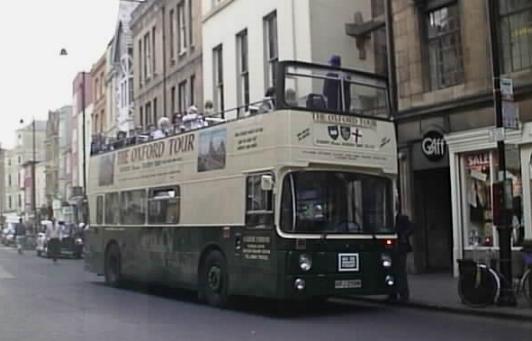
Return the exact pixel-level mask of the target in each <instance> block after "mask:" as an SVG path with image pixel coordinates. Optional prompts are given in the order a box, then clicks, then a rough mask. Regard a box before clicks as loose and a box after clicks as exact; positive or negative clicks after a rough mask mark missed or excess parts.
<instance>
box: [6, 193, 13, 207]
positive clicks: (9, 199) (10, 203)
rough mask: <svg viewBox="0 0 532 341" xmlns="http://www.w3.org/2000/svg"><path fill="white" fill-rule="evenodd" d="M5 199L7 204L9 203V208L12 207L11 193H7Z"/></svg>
mask: <svg viewBox="0 0 532 341" xmlns="http://www.w3.org/2000/svg"><path fill="white" fill-rule="evenodd" d="M7 201H8V205H9V206H8V208H9V209H10V210H11V209H12V207H13V202H12V198H11V195H9V196H8V197H7Z"/></svg>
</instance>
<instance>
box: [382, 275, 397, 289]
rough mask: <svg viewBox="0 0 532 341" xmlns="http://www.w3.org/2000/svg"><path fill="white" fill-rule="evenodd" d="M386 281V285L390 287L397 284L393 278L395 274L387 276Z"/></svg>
mask: <svg viewBox="0 0 532 341" xmlns="http://www.w3.org/2000/svg"><path fill="white" fill-rule="evenodd" d="M384 281H385V282H386V285H387V286H389V287H393V286H394V284H395V279H394V278H393V276H390V275H388V276H386V278H385V279H384Z"/></svg>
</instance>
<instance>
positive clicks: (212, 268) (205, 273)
mask: <svg viewBox="0 0 532 341" xmlns="http://www.w3.org/2000/svg"><path fill="white" fill-rule="evenodd" d="M228 283H229V280H228V276H227V264H226V261H225V257H224V256H223V255H222V253H221V252H219V251H211V252H210V253H209V254H208V255H207V257H206V258H205V260H204V262H203V264H202V266H201V272H200V295H201V297H202V298H203V299H204V300H205V301H206V302H207V303H208V304H209V305H211V306H214V307H219V308H221V307H225V306H226V305H227V303H228V295H227V292H228V290H227V287H228Z"/></svg>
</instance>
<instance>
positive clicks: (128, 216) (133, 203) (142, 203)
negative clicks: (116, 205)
mask: <svg viewBox="0 0 532 341" xmlns="http://www.w3.org/2000/svg"><path fill="white" fill-rule="evenodd" d="M121 195H122V198H121V200H120V202H121V205H120V221H121V223H122V224H125V225H144V224H145V223H146V191H145V190H143V189H140V190H135V191H127V192H122V193H121Z"/></svg>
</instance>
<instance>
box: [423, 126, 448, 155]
mask: <svg viewBox="0 0 532 341" xmlns="http://www.w3.org/2000/svg"><path fill="white" fill-rule="evenodd" d="M421 151H422V152H423V155H425V157H426V158H427V159H429V161H432V162H437V161H440V160H441V159H443V158H444V156H445V153H446V152H447V143H446V142H445V138H444V137H443V135H442V134H441V133H440V132H438V131H435V130H431V131H429V132H428V133H426V134H425V135H424V136H423V140H422V141H421Z"/></svg>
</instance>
